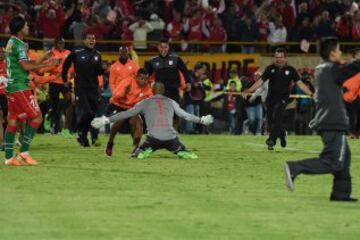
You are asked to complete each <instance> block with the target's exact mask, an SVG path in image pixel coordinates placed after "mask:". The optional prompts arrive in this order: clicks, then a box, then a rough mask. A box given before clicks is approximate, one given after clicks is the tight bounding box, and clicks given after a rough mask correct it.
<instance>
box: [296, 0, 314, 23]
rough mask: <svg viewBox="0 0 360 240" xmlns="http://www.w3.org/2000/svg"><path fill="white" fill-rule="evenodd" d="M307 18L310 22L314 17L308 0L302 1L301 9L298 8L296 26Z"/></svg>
mask: <svg viewBox="0 0 360 240" xmlns="http://www.w3.org/2000/svg"><path fill="white" fill-rule="evenodd" d="M305 18H307V19H308V20H309V22H311V19H312V15H311V12H310V10H309V5H308V3H307V2H302V3H300V5H299V10H298V14H297V17H296V26H297V27H298V26H301V25H302V23H303V21H304V19H305Z"/></svg>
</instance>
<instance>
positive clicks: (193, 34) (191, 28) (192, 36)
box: [184, 10, 203, 52]
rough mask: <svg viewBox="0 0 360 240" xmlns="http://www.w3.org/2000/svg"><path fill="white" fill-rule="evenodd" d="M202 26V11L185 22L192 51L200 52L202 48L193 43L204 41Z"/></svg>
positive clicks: (185, 29)
mask: <svg viewBox="0 0 360 240" xmlns="http://www.w3.org/2000/svg"><path fill="white" fill-rule="evenodd" d="M202 25H203V19H202V16H201V10H196V11H195V13H194V15H193V16H191V17H190V18H188V19H187V20H186V21H185V24H184V31H185V32H186V33H187V40H188V41H189V42H190V47H189V50H190V51H194V52H198V51H199V50H200V46H199V45H198V44H194V43H191V42H193V41H201V40H202V39H203V34H202Z"/></svg>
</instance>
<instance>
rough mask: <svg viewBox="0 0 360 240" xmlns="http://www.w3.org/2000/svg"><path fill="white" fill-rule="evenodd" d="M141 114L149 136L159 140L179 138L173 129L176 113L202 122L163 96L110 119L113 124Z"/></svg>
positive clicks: (186, 118)
mask: <svg viewBox="0 0 360 240" xmlns="http://www.w3.org/2000/svg"><path fill="white" fill-rule="evenodd" d="M139 113H141V114H143V115H144V117H145V121H146V126H147V130H148V135H149V136H150V137H153V138H156V139H159V140H172V139H174V138H176V137H177V135H178V133H177V132H176V130H175V129H174V127H173V118H174V113H175V114H176V115H177V116H179V117H181V118H184V119H185V120H187V121H191V122H195V123H199V122H200V118H199V117H197V116H195V115H192V114H190V113H187V112H185V111H184V110H183V109H182V108H180V106H179V104H178V103H177V102H175V101H174V100H172V99H170V98H167V97H164V96H162V95H155V96H153V97H151V98H148V99H145V100H143V101H141V102H139V103H138V104H136V105H135V106H134V107H133V108H131V109H129V110H127V111H124V112H120V113H117V114H115V115H113V116H111V117H110V118H109V119H110V121H111V122H116V121H119V120H124V119H127V118H130V117H132V116H135V115H137V114H139Z"/></svg>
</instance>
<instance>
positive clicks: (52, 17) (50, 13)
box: [38, 1, 65, 50]
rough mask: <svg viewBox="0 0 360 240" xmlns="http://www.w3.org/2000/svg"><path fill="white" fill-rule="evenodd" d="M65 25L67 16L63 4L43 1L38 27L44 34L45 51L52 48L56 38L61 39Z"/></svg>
mask: <svg viewBox="0 0 360 240" xmlns="http://www.w3.org/2000/svg"><path fill="white" fill-rule="evenodd" d="M64 23H65V15H64V10H63V6H62V5H61V3H60V2H58V1H57V2H55V1H49V2H48V1H43V4H42V8H41V12H40V14H39V17H38V25H39V27H40V29H41V31H42V33H43V38H44V49H45V50H48V49H50V48H51V47H52V44H53V40H54V39H55V38H58V37H61V31H62V29H61V28H62V26H63V24H64Z"/></svg>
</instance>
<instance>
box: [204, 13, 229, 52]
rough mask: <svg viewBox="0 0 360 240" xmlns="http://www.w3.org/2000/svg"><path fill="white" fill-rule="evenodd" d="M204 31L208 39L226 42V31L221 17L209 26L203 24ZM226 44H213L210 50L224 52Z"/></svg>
mask: <svg viewBox="0 0 360 240" xmlns="http://www.w3.org/2000/svg"><path fill="white" fill-rule="evenodd" d="M203 33H204V36H205V37H206V39H207V40H208V41H214V42H225V41H226V31H225V29H224V27H223V25H222V21H221V19H220V18H215V19H214V21H213V22H212V23H211V24H209V25H208V26H205V25H203ZM224 50H225V45H223V44H211V45H210V49H209V51H210V52H213V53H215V52H224Z"/></svg>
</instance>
